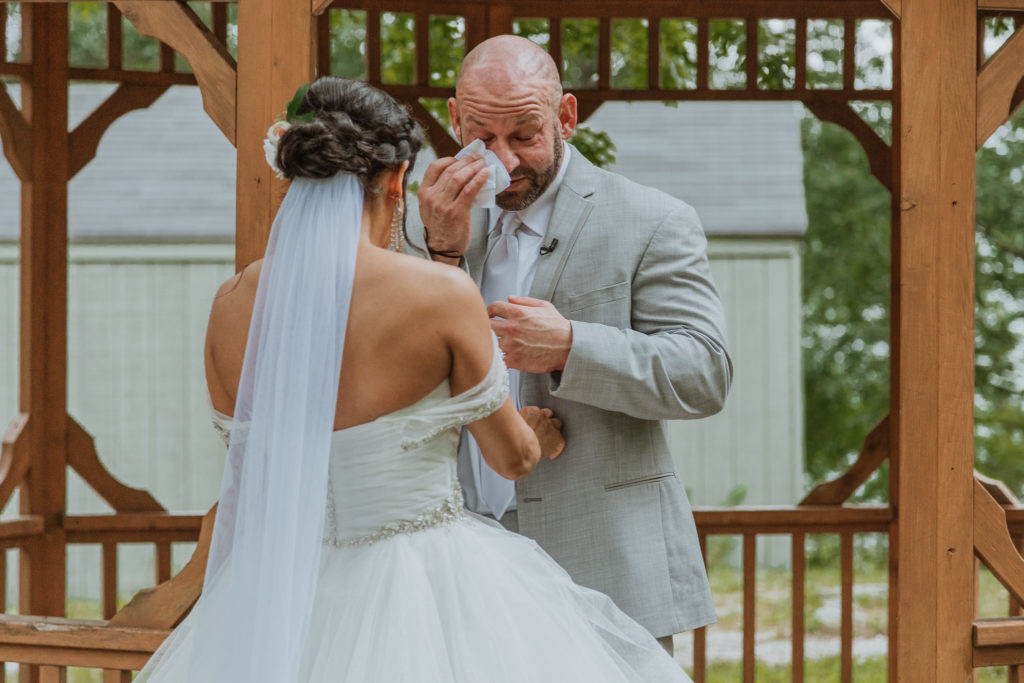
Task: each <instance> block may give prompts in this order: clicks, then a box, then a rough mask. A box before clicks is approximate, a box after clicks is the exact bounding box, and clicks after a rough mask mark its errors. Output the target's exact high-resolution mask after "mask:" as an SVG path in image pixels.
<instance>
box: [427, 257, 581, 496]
mask: <svg viewBox="0 0 1024 683" xmlns="http://www.w3.org/2000/svg"><path fill="white" fill-rule="evenodd" d="M448 270H450V271H451V272H450V273H448V274H447V275H448V277H449V279H450V283H449V284H450V286H449V287H447V288H446V289H448V290H449V294H448V295H446V296H445V297H442V298H443V299H444V301H445V303H444V306H445V309H446V318H447V319H448V324H447V325H446V332H447V336H448V348H449V350H450V352H451V356H452V372H451V386H452V394H453V395H455V394H460V393H462V392H463V391H466V390H468V389H471V388H472V387H474V386H476V385H477V384H479V383H480V381H481V380H483V378H484V377H485V376H486V375H487V373H488V371H489V370H490V368H491V363H492V361H493V357H494V354H495V353H496V352H497V351H496V349H495V346H494V343H493V341H492V337H491V327H490V321H489V319H488V317H487V309H486V308H485V307H484V303H483V300H482V299H481V298H480V292H479V290H477V288H476V285H475V284H473V281H472V280H471V279H470V278H469V276H468V275H466V274H465V273H463V272H462V271H459V270H456V269H454V268H452V269H448ZM524 417H525V419H524ZM560 428H561V422H560V421H559V420H557V419H555V418H553V417H552V415H551V411H550V410H547V409H544V410H542V409H540V408H536V407H527V408H524V409H523V415H520V413H519V412H518V411H516V409H515V406H514V405H513V404H512V400H511V399H508V398H506V399H505V402H504V403H503V404H502V406H501V407H500V408H498V410H496V411H495V412H493V413H491V414H490V415H489V416H487V417H485V418H483V419H481V420H477V421H476V422H473V423H472V424H470V425H469V431H470V432H471V433H472V434H473V437H474V438H475V439H476V442H477V444H479V446H480V452H481V453H482V454H483V456H484V460H486V461H487V464H488V465H490V466H491V467H492V468H493V469H494V470H495V471H496V472H497V473H498V474H500V475H501V476H503V477H505V478H507V479H520V478H522V477H525V476H526V475H527V474H529V473H530V472H531V471H533V468H534V467H536V466H537V463H538V462H539V461H540V459H541V458H542V457H555V456H557V455H558V454H559V453H560V452H561V450H562V446H563V445H564V441H563V440H562V436H561V433H560V431H559V430H560ZM538 437H539V438H538Z"/></svg>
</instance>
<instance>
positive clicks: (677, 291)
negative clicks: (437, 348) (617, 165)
mask: <svg viewBox="0 0 1024 683" xmlns="http://www.w3.org/2000/svg"><path fill="white" fill-rule="evenodd" d="M570 149H571V154H572V161H571V163H570V165H569V168H568V170H567V172H566V175H565V178H564V179H563V182H562V186H561V187H560V188H559V192H558V195H557V197H556V200H555V207H554V213H553V214H552V216H551V222H550V224H549V226H548V232H547V235H546V237H545V242H546V243H548V244H550V242H551V239H552V238H557V239H558V246H557V248H556V249H555V250H554V251H553V252H552V253H550V254H546V255H542V256H540V257H539V260H538V263H537V273H536V276H535V278H534V281H533V286H532V289H531V291H530V296H533V297H535V298H538V299H546V300H548V301H550V302H552V303H553V304H554V305H555V306H556V307H557V308H558V310H559V311H560V312H561V313H562V315H564V316H565V317H566V318H568V319H569V320H571V321H572V328H573V342H572V350H571V352H570V354H569V360H568V362H567V363H566V366H565V369H564V370H563V371H562V372H555V373H550V374H547V375H534V374H528V373H521V375H520V377H521V379H520V398H521V400H522V404H523V405H538V406H543V407H549V408H551V409H552V410H553V411H554V412H555V414H556V415H557V416H558V417H560V418H562V420H564V423H565V427H564V430H563V431H564V435H565V438H566V448H565V451H564V452H563V453H562V455H561V456H560V457H558V458H557V459H555V460H550V461H549V460H544V461H542V462H541V463H540V464H539V465H538V467H537V469H536V470H535V471H534V472H533V473H532V474H530V475H529V476H528V477H526V478H525V479H523V480H521V481H519V482H518V483H517V485H516V504H517V507H518V510H519V512H518V517H519V532H520V533H521V534H524V535H526V536H529V537H531V538H533V539H535V540H536V541H537V542H538V543H539V544H540V545H541V547H543V548H544V550H546V551H547V552H548V553H549V554H550V555H551V556H552V557H553V558H554V559H555V560H556V561H557V562H558V563H559V564H561V565H562V566H563V567H564V568H565V569H566V570H567V571H568V572H569V574H570V575H571V576H572V578H573V579H574V580H575V581H576V582H577V583H579V584H581V585H583V586H588V587H590V588H594V589H596V590H599V591H601V592H603V593H606V594H607V595H609V596H611V598H612V599H613V600H614V601H615V603H616V604H617V605H618V606H619V607H620V608H621V609H622V610H623V611H625V612H626V613H627V614H629V615H630V616H632V617H633V618H634V619H636V620H637V621H638V622H640V623H641V624H642V625H643V626H645V627H646V628H647V629H648V630H649V631H651V633H653V634H654V635H655V636H659V637H660V636H665V635H668V634H671V633H677V632H679V631H685V630H689V629H692V628H696V627H699V626H703V625H706V624H709V623H712V622H714V621H715V613H714V606H713V604H712V602H711V592H710V588H709V586H708V580H707V574H706V572H705V569H704V562H703V559H702V557H701V552H700V545H699V543H698V539H697V533H696V529H695V527H694V523H693V513H692V512H691V510H690V504H689V501H688V499H687V497H686V492H685V491H684V490H683V485H682V483H681V482H680V481H679V478H678V476H677V475H676V472H675V467H674V465H673V463H672V457H671V455H670V453H669V450H668V446H667V443H666V438H665V427H664V424H663V423H662V422H661V420H669V419H688V418H699V417H704V416H707V415H711V414H714V413H716V412H718V411H719V410H721V408H722V405H723V403H724V401H725V396H726V393H727V392H728V389H729V384H730V382H731V378H732V363H731V360H730V359H729V355H728V352H727V350H726V341H725V329H724V321H723V314H722V308H721V303H720V301H719V299H718V294H717V292H716V290H715V286H714V283H713V282H712V280H711V274H710V271H709V268H708V261H707V256H706V247H707V241H706V239H705V237H704V232H703V229H702V228H701V225H700V221H699V219H698V217H697V214H696V212H695V211H694V210H693V208H691V207H690V206H688V205H687V204H685V203H684V202H682V201H679V200H678V199H675V198H673V197H671V196H669V195H667V194H665V193H663V192H660V191H658V190H655V189H652V188H648V187H643V186H641V185H637V184H636V183H633V182H631V181H629V180H627V179H626V178H623V177H622V176H620V175H616V174H613V173H609V172H606V171H603V170H601V169H599V168H597V167H595V166H594V165H592V164H591V163H590V162H589V161H587V160H586V159H585V158H584V157H583V156H582V155H581V154H580V153H579V152H578V151H576V150H575V149H574V148H572V147H571V146H570ZM483 213H484V212H481V215H480V216H478V217H477V218H478V220H476V222H475V226H474V235H473V239H472V242H471V244H470V246H469V249H468V250H467V252H466V261H467V264H468V267H469V271H470V274H471V275H472V276H473V278H474V279H475V280H476V281H477V283H478V284H479V282H480V276H481V267H482V264H483V261H484V253H485V250H486V240H487V237H486V228H485V225H486V216H485V215H483Z"/></svg>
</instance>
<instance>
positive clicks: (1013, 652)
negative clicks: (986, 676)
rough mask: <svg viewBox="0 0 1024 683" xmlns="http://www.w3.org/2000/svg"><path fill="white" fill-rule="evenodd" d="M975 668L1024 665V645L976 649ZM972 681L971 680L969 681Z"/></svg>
mask: <svg viewBox="0 0 1024 683" xmlns="http://www.w3.org/2000/svg"><path fill="white" fill-rule="evenodd" d="M973 664H974V666H975V668H979V669H980V668H982V667H987V666H1012V665H1014V664H1024V645H993V646H991V647H978V648H975V649H974V660H973ZM968 680H970V679H968Z"/></svg>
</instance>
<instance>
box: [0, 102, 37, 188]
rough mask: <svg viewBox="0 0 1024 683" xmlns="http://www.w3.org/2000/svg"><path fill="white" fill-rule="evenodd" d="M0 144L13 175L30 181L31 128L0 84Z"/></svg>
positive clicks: (23, 180) (24, 180)
mask: <svg viewBox="0 0 1024 683" xmlns="http://www.w3.org/2000/svg"><path fill="white" fill-rule="evenodd" d="M0 142H3V145H4V156H6V157H7V160H8V161H9V162H10V163H11V168H13V169H14V173H15V174H16V175H17V176H18V178H19V179H21V181H22V182H28V181H30V180H31V179H32V177H31V176H32V172H31V168H32V126H30V125H29V123H28V121H26V120H25V117H24V116H23V115H22V113H21V110H20V109H18V108H17V107H16V106H14V101H13V100H11V96H10V95H9V94H8V93H7V86H5V85H4V84H3V83H0Z"/></svg>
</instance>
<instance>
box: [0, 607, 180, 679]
mask: <svg viewBox="0 0 1024 683" xmlns="http://www.w3.org/2000/svg"><path fill="white" fill-rule="evenodd" d="M168 634H169V632H168V631H167V630H165V629H150V628H138V627H132V626H125V625H118V624H114V623H111V622H106V621H101V620H88V619H64V618H59V617H57V618H54V617H50V618H44V617H39V616H19V615H2V616H0V643H2V644H3V647H4V649H5V654H10V653H11V652H12V651H13V652H17V650H18V648H24V650H25V652H26V653H27V654H28V657H27V658H25V659H10V658H8V657H4V661H13V662H19V661H21V662H30V663H39V664H51V665H71V664H73V663H74V664H77V665H78V666H83V665H84V666H89V664H84V661H90V662H93V664H92V666H96V664H97V663H98V664H100V665H103V664H108V665H109V664H112V663H113V657H112V656H116V655H120V654H124V655H127V656H130V658H131V662H132V664H139V666H140V668H141V664H144V663H145V661H146V659H148V658H149V655H151V654H152V653H153V651H154V650H156V648H158V647H159V646H160V643H162V642H163V641H164V639H165V638H166V637H167V636H168ZM62 656H67V659H66V660H65V659H62Z"/></svg>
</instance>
